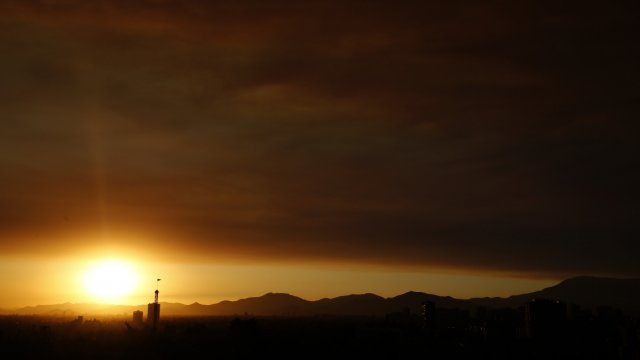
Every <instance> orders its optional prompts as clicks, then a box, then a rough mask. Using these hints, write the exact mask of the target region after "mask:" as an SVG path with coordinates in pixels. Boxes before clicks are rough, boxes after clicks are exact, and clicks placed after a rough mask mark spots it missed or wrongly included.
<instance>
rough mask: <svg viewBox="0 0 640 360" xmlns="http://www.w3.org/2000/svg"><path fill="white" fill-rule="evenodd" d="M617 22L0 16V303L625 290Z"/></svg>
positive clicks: (212, 5) (200, 5)
mask: <svg viewBox="0 0 640 360" xmlns="http://www.w3.org/2000/svg"><path fill="white" fill-rule="evenodd" d="M638 6H639V5H638V4H637V3H636V2H633V1H619V2H615V3H601V2H590V1H568V2H563V3H562V4H558V3H557V2H555V1H547V0H545V1H533V0H527V1H522V2H518V3H504V2H501V1H487V2H474V3H467V2H464V1H451V2H446V3H442V2H436V1H422V2H413V1H408V2H406V3H405V2H401V3H398V2H392V1H380V2H375V3H370V2H360V1H355V2H344V1H333V0H330V1H305V2H302V3H300V2H289V1H282V2H273V3H268V4H267V3H264V2H260V1H240V2H232V3H229V2H217V1H198V0H189V1H171V0H166V1H164V0H163V1H152V0H144V1H143V0H140V1H124V0H122V1H120V0H111V1H109V0H101V1H92V2H86V1H80V0H59V1H58V0H42V1H35V2H24V1H17V0H8V1H3V2H2V3H0V46H1V49H0V51H1V52H2V54H3V56H2V57H0V76H1V80H0V108H1V109H2V111H1V112H0V126H2V128H1V131H0V284H2V288H3V293H2V294H0V307H12V306H20V305H35V304H46V303H56V302H66V301H71V302H81V301H102V302H123V303H126V304H131V303H132V302H134V303H135V301H139V300H141V299H142V297H144V296H146V295H145V294H147V283H146V282H147V281H148V280H149V279H150V280H151V281H152V282H153V281H154V280H155V279H156V278H162V279H166V283H163V284H161V286H166V287H167V288H166V291H165V292H163V294H165V297H164V299H166V300H167V301H183V302H187V303H190V302H192V301H189V300H188V299H193V301H199V302H207V303H211V302H214V301H215V300H217V299H219V300H222V299H227V298H230V299H238V298H242V297H247V296H256V295H259V294H261V293H266V292H287V293H294V294H296V295H299V296H302V297H305V298H311V299H318V298H322V297H331V296H337V295H344V294H348V293H365V292H372V293H378V294H382V295H393V294H398V293H402V292H405V291H409V290H415V291H424V292H429V293H436V294H443V295H451V296H455V297H461V298H469V297H480V296H506V295H512V294H517V293H525V292H529V291H533V290H537V289H540V288H544V287H546V286H551V285H553V284H555V283H557V282H558V281H560V280H562V279H565V278H569V277H573V276H579V275H596V276H609V277H620V278H638V277H640V262H638V261H637V254H638V253H640V243H639V242H637V241H636V237H637V235H638V231H637V228H638V225H637V224H638V223H639V220H640V218H639V215H638V212H637V211H636V209H635V208H636V207H637V203H638V200H640V196H639V195H640V194H639V192H638V186H637V184H638V183H639V181H640V171H639V170H638V167H637V166H636V165H635V163H636V162H637V160H636V159H637V158H638V155H640V151H639V150H640V148H639V146H640V145H639V144H640V142H638V141H637V138H638V136H637V134H638V133H639V130H640V128H639V124H638V122H637V117H638V114H639V111H638V105H637V104H638V93H639V89H638V84H640V71H638V67H637V64H638V63H639V62H640V56H639V55H640V54H639V51H640V50H639V49H638V47H637V46H636V45H635V43H636V39H635V34H636V33H637V30H638V23H637V21H636V19H635V17H634V14H636V13H637V12H638V10H639V9H638ZM104 264H111V265H108V266H106V267H101V266H103V265H104ZM114 274H115V275H114ZM125 280H126V281H125ZM129 280H130V282H129ZM163 282H164V280H163ZM107 283H109V284H110V288H109V289H108V291H107V290H105V289H107V288H106V287H105V286H104V284H107ZM103 290H105V291H103Z"/></svg>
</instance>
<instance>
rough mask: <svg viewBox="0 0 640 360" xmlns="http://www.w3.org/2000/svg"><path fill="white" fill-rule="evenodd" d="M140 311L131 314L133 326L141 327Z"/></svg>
mask: <svg viewBox="0 0 640 360" xmlns="http://www.w3.org/2000/svg"><path fill="white" fill-rule="evenodd" d="M142 315H143V314H142V311H140V310H136V311H134V312H133V326H137V327H141V326H142Z"/></svg>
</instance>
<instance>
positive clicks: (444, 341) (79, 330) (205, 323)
mask: <svg viewBox="0 0 640 360" xmlns="http://www.w3.org/2000/svg"><path fill="white" fill-rule="evenodd" d="M521 325H522V323H521V322H520V321H519V317H518V314H517V313H516V312H511V311H504V312H503V313H501V312H494V313H492V314H490V315H487V314H481V316H479V317H474V318H467V317H464V316H462V317H456V316H454V317H452V318H451V319H449V321H447V322H441V323H440V324H438V325H430V324H428V323H427V324H426V323H425V322H424V321H423V320H422V319H421V318H420V317H419V316H413V315H411V314H405V313H399V314H391V315H390V316H387V317H384V318H366V317H327V316H325V317H310V318H291V317H289V318H286V317H259V318H250V317H241V318H234V317H201V318H195V317H191V318H165V319H162V321H161V324H160V326H159V327H158V329H157V330H156V331H153V330H152V329H151V328H150V327H148V326H144V325H138V326H137V327H136V326H134V325H133V324H131V321H130V320H129V319H123V318H103V319H99V320H94V319H89V320H87V319H83V321H81V320H79V319H76V320H74V319H70V318H50V317H30V316H5V317H0V358H1V359H35V358H38V359H89V358H91V359H121V358H127V359H129V358H131V359H133V358H138V359H150V358H154V359H181V358H198V359H207V358H217V359H229V358H232V359H233V358H247V359H248V358H263V359H264V358H275V359H282V358H291V359H294V358H295V359H335V358H353V359H367V358H376V359H409V358H416V359H418V358H421V359H451V358H454V359H456V358H459V359H640V355H639V354H640V353H639V335H640V327H639V326H638V321H637V320H634V319H630V318H626V317H621V316H615V314H614V315H611V314H610V315H602V316H596V317H590V318H585V319H578V320H573V321H568V322H565V323H562V324H551V325H552V326H550V327H548V328H540V329H538V333H537V335H534V334H531V333H530V332H529V331H527V329H525V328H523V327H522V326H521ZM540 330H544V331H543V332H541V331H540Z"/></svg>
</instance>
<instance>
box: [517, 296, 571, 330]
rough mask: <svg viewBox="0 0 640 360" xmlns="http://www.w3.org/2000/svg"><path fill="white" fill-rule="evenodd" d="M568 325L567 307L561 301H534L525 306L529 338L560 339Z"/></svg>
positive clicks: (526, 327)
mask: <svg viewBox="0 0 640 360" xmlns="http://www.w3.org/2000/svg"><path fill="white" fill-rule="evenodd" d="M566 325H567V305H566V304H565V303H563V302H561V301H559V300H549V299H532V300H531V301H530V302H528V303H527V304H526V306H525V329H526V334H527V336H528V337H529V338H533V339H541V340H544V339H559V338H560V337H561V336H562V335H563V333H564V332H565V330H566Z"/></svg>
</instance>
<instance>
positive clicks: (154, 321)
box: [147, 279, 161, 330]
mask: <svg viewBox="0 0 640 360" xmlns="http://www.w3.org/2000/svg"><path fill="white" fill-rule="evenodd" d="M160 280H161V279H157V280H156V292H155V298H154V300H153V302H152V303H149V305H148V306H147V323H148V324H151V325H152V326H153V329H154V330H155V329H156V327H157V326H158V322H159V321H160V303H159V302H158V294H160V291H158V283H159V282H160Z"/></svg>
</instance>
